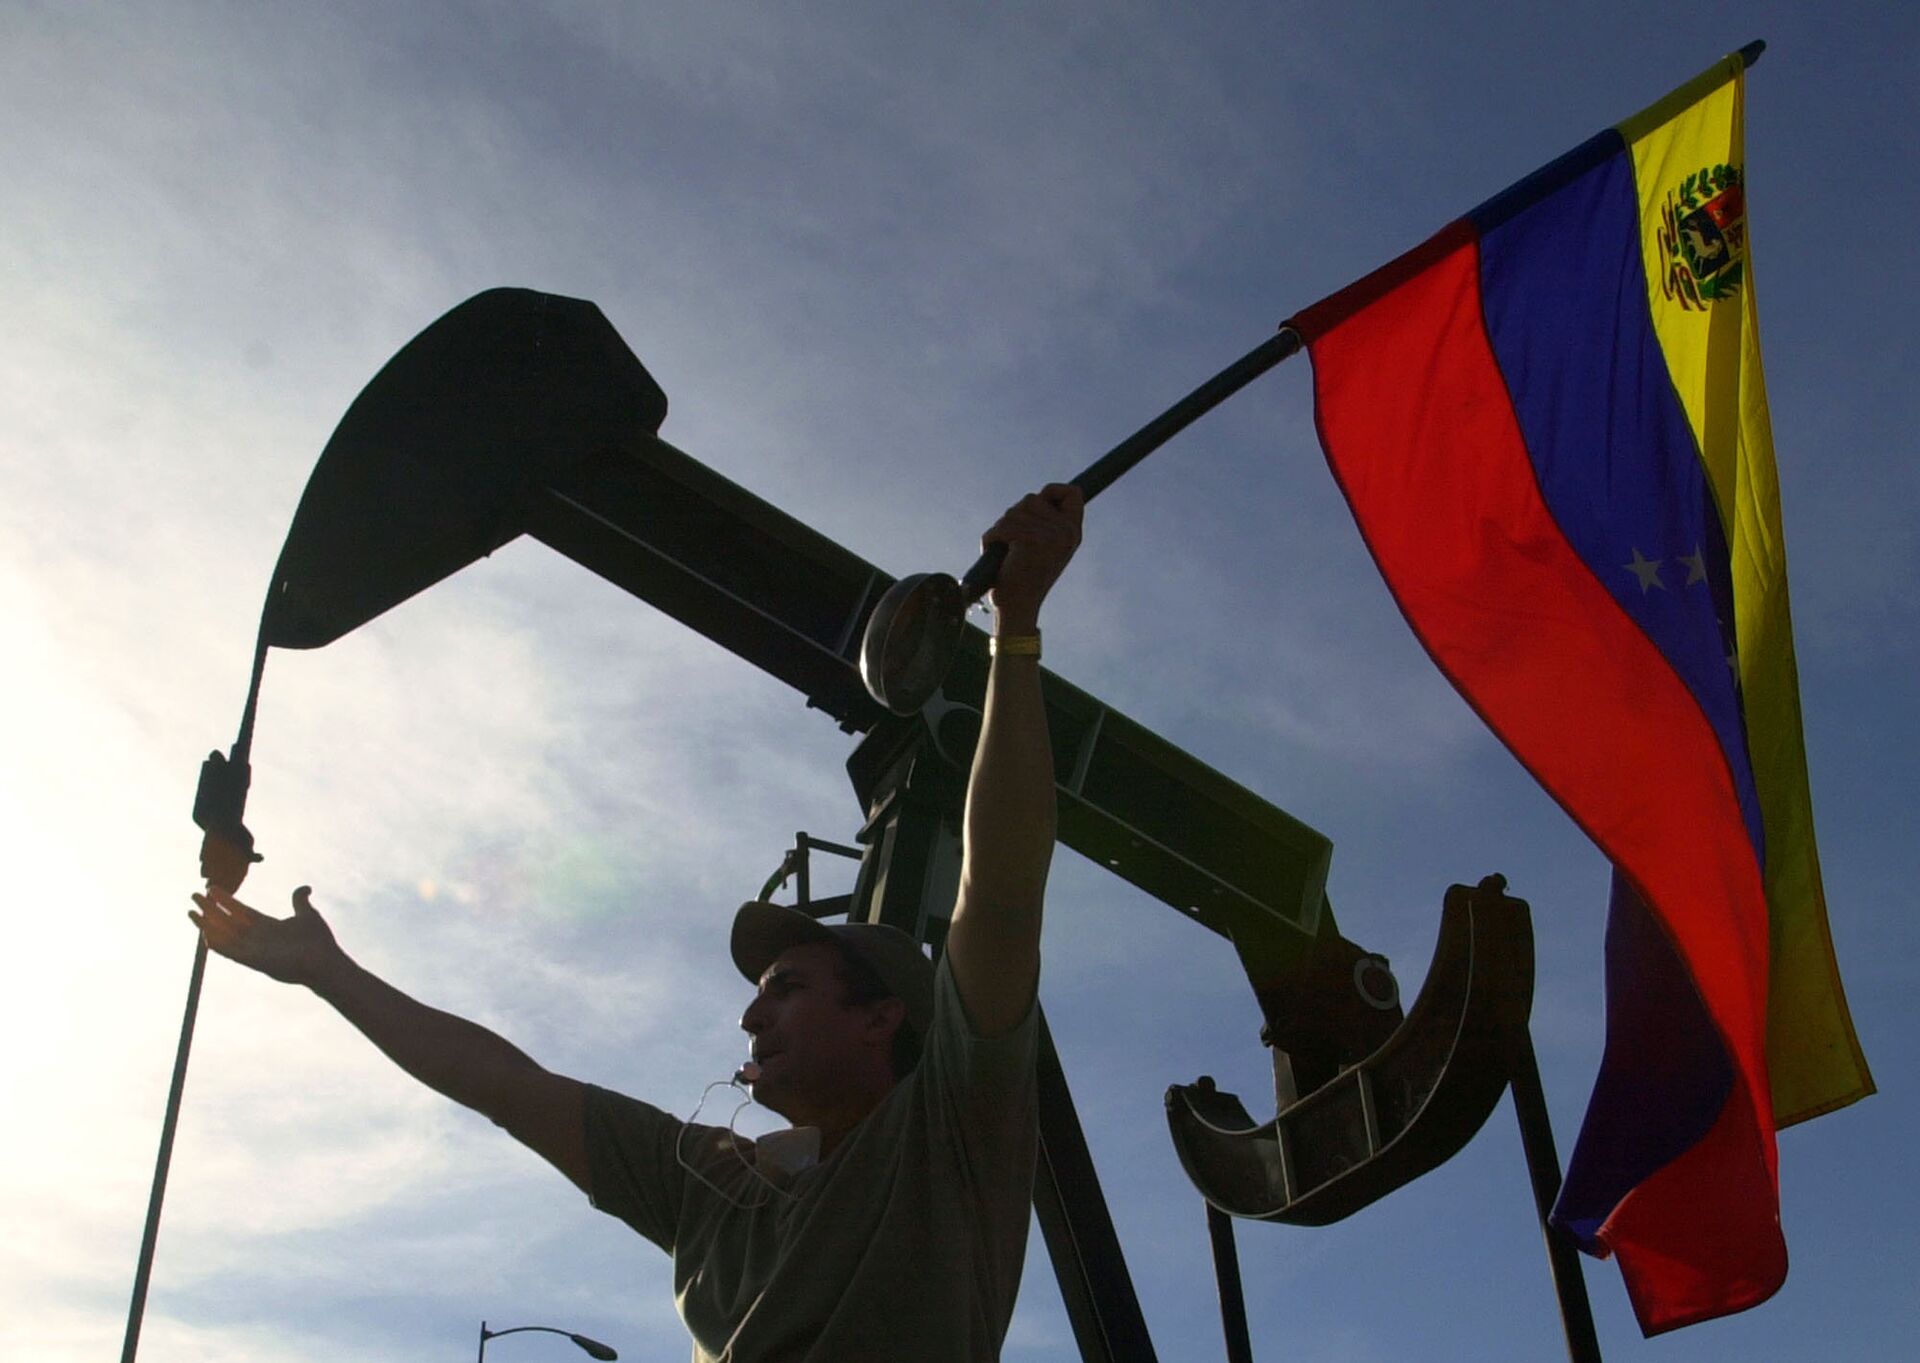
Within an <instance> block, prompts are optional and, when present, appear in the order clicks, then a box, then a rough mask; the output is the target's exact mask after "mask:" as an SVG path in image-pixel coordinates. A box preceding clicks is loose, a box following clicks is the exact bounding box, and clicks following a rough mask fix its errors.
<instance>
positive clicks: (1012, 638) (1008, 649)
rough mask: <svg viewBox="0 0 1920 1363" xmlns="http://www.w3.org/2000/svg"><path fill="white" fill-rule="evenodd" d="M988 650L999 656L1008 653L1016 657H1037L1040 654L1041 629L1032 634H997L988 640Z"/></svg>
mask: <svg viewBox="0 0 1920 1363" xmlns="http://www.w3.org/2000/svg"><path fill="white" fill-rule="evenodd" d="M987 651H988V652H989V653H991V654H992V655H993V656H994V657H996V658H998V657H999V656H1001V655H1002V654H1007V655H1010V656H1012V657H1015V658H1037V657H1039V656H1040V631H1039V630H1035V631H1034V632H1033V633H1032V634H996V635H994V636H993V637H992V638H991V639H989V640H988V641H987Z"/></svg>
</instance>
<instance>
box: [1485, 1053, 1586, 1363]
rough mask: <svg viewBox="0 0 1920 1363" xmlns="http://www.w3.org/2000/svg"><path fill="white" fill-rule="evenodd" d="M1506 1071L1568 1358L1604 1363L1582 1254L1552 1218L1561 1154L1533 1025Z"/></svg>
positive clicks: (1557, 1193)
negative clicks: (1550, 1117)
mask: <svg viewBox="0 0 1920 1363" xmlns="http://www.w3.org/2000/svg"><path fill="white" fill-rule="evenodd" d="M1507 1066H1508V1080H1509V1082H1510V1084H1511V1086H1512V1088H1513V1115H1514V1116H1515V1117H1516V1118H1518V1119H1519V1122H1520V1146H1521V1149H1522V1150H1524V1151H1525V1152H1526V1157H1527V1174H1528V1176H1529V1179H1530V1180H1531V1182H1532V1184H1533V1205H1534V1210H1535V1212H1536V1213H1537V1214H1538V1215H1539V1218H1540V1234H1541V1236H1542V1238H1543V1239H1545V1241H1546V1245H1547V1267H1548V1268H1549V1270H1551V1272H1552V1273H1553V1293H1554V1296H1555V1297H1556V1298H1558V1300H1559V1303H1560V1327H1561V1329H1562V1330H1563V1331H1565V1333H1566V1336H1567V1357H1568V1358H1569V1359H1571V1360H1572V1363H1601V1360H1600V1337H1599V1335H1598V1334H1596V1333H1595V1331H1594V1328H1593V1304H1592V1303H1591V1302H1590V1301H1589V1300H1588V1299H1587V1279H1586V1275H1585V1274H1584V1273H1583V1272H1582V1271H1581V1268H1580V1255H1579V1253H1578V1251H1576V1250H1575V1249H1574V1247H1573V1243H1572V1241H1570V1240H1569V1239H1568V1238H1567V1236H1566V1233H1565V1232H1564V1231H1562V1230H1560V1229H1559V1228H1558V1227H1556V1226H1555V1225H1553V1223H1552V1221H1551V1220H1550V1219H1549V1218H1550V1217H1551V1216H1552V1214H1553V1203H1554V1199H1555V1198H1557V1197H1559V1196H1560V1155H1559V1152H1558V1151H1557V1150H1555V1149H1554V1145H1553V1125H1552V1123H1551V1122H1550V1121H1549V1120H1548V1117H1547V1099H1546V1094H1545V1093H1544V1092H1543V1091H1542V1089H1541V1087H1540V1062H1539V1061H1538V1060H1537V1059H1535V1057H1534V1054H1533V1029H1532V1028H1531V1027H1530V1026H1522V1027H1521V1028H1519V1030H1518V1035H1516V1036H1515V1037H1514V1040H1513V1049H1512V1051H1511V1053H1510V1054H1509V1056H1508V1061H1507Z"/></svg>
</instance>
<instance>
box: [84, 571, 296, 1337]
mask: <svg viewBox="0 0 1920 1363" xmlns="http://www.w3.org/2000/svg"><path fill="white" fill-rule="evenodd" d="M279 582H280V574H279V572H278V570H277V569H276V570H275V572H274V575H273V581H272V585H270V586H269V588H268V595H267V599H268V601H269V603H271V601H272V599H273V595H274V591H275V589H276V588H277V587H278V586H279ZM266 667H267V613H266V611H264V610H263V611H262V612H261V615H260V632H259V634H258V636H257V637H256V638H255V640H254V646H253V670H252V674H251V675H250V677H249V678H248V681H247V703H246V705H245V706H244V707H242V709H241V712H240V732H239V734H238V736H237V737H235V739H234V742H233V747H232V748H231V749H230V750H229V751H228V752H227V754H226V755H225V756H222V755H221V754H220V753H219V752H217V751H216V752H213V753H210V754H208V756H207V760H206V761H205V762H204V763H202V764H201V767H200V784H199V788H198V789H197V790H195V792H194V797H193V821H194V822H195V823H196V824H198V825H199V826H200V828H201V829H202V830H203V831H204V833H205V837H204V838H203V839H202V840H201V843H200V873H201V874H202V875H203V876H205V877H206V880H207V883H208V884H209V885H219V886H222V887H224V888H225V889H228V890H237V889H239V888H240V882H241V881H242V880H244V879H245V878H246V874H247V867H249V866H250V865H252V864H253V863H254V862H256V861H259V860H260V856H259V854H258V853H256V852H255V851H254V850H253V835H252V834H251V833H249V832H248V831H247V829H246V825H245V824H243V823H242V822H241V820H242V818H243V817H244V816H245V814H246V806H247V786H248V784H249V782H250V780H251V778H252V771H253V768H252V766H251V765H250V763H249V761H248V759H249V757H250V756H251V754H252V750H253V720H254V714H255V712H256V711H257V710H258V709H259V705H260V682H261V679H262V677H263V676H264V675H265V672H266ZM206 973H207V939H206V936H205V934H200V935H199V937H198V940H197V941H195V943H194V947H193V973H192V975H191V976H189V977H188V980H187V1006H186V1009H185V1012H184V1014H183V1016H182V1017H181V1019H180V1041H179V1044H178V1045H177V1046H176V1047H175V1048H174V1053H173V1080H172V1082H171V1083H170V1084H169V1086H168V1088H167V1112H166V1116H164V1117H163V1118H161V1120H160V1149H159V1151H158V1153H156V1154H155V1155H154V1160H153V1187H152V1189H151V1190H150V1191H149V1192H148V1194H147V1223H146V1227H145V1229H144V1230H143V1231H142V1232H141V1235H140V1259H139V1262H138V1263H137V1264H136V1265H135V1266H134V1270H133V1299H132V1300H131V1301H130V1302H129V1303H128V1304H127V1332H126V1336H125V1338H124V1339H123V1340H122V1342H121V1345H120V1363H134V1355H135V1354H136V1353H138V1352H139V1349H140V1325H141V1322H142V1321H143V1320H144V1319H145V1318H146V1313H147V1284H148V1283H149V1282H150V1281H151V1279H152V1277H153V1254H154V1250H155V1248H156V1247H157V1246H158V1244H159V1242H160V1208H161V1206H162V1205H163V1204H164V1203H165V1201H166V1196H167V1172H168V1170H169V1169H170V1168H171V1167H172V1165H173V1136H174V1132H175V1131H177V1130H178V1129H179V1126H180V1098H181V1095H182V1094H183V1093H185V1092H186V1087H187V1059H188V1057H189V1056H190V1055H191V1054H192V1051H193V1024H194V1019H195V1018H196V1017H198V1016H199V1013H200V982H201V981H202V980H203V979H204V978H205V977H206Z"/></svg>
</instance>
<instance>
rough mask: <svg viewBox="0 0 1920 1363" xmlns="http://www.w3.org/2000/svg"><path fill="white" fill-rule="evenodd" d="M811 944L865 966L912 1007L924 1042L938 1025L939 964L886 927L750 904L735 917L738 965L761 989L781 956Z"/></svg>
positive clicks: (909, 1012) (915, 1027) (911, 1017)
mask: <svg viewBox="0 0 1920 1363" xmlns="http://www.w3.org/2000/svg"><path fill="white" fill-rule="evenodd" d="M808 942H834V943H838V944H839V945H840V946H841V947H842V948H844V949H845V950H846V952H847V954H848V955H850V956H853V957H854V958H855V959H857V960H859V961H861V962H863V963H864V964H865V965H866V966H867V967H868V968H869V969H871V970H872V971H873V973H874V974H876V975H878V976H879V977H880V982H881V983H882V984H884V985H886V987H887V988H888V990H889V991H891V992H892V993H893V995H894V996H895V997H896V998H898V999H899V1000H900V1001H901V1002H902V1003H904V1004H906V1005H907V1021H908V1022H910V1023H912V1024H913V1030H914V1031H915V1032H917V1033H919V1034H920V1035H921V1036H923V1037H924V1036H925V1035H926V1034H927V1029H928V1027H929V1026H930V1025H931V1024H932V1022H933V962H932V961H930V960H928V959H927V956H926V953H925V952H923V951H921V950H920V944H919V943H918V942H916V941H914V940H913V938H912V937H910V936H908V935H907V934H906V933H904V932H902V931H900V929H899V928H895V927H889V926H887V925H886V924H884V923H822V922H821V921H820V920H819V919H817V918H814V917H812V916H810V915H808V914H805V913H802V912H801V911H800V910H799V909H793V908H788V907H787V906H786V905H785V904H765V903H762V902H761V901H759V900H757V899H750V900H748V901H747V902H746V903H744V904H742V905H741V906H740V911H739V912H738V913H736V914H735V915H734V916H733V943H732V946H733V963H734V965H736V966H737V967H739V970H740V973H741V974H742V975H745V976H746V977H747V979H748V981H749V982H750V983H752V984H756V985H757V984H759V983H760V977H761V976H762V975H764V974H766V973H767V967H768V966H770V965H772V964H773V963H774V961H775V960H777V959H778V958H779V956H780V953H781V952H783V951H785V950H786V949H787V948H788V947H795V946H801V945H803V944H805V943H808Z"/></svg>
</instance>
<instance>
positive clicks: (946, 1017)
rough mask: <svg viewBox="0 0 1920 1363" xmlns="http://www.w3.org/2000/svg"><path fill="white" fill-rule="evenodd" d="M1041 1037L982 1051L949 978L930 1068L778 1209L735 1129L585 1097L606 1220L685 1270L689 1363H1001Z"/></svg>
mask: <svg viewBox="0 0 1920 1363" xmlns="http://www.w3.org/2000/svg"><path fill="white" fill-rule="evenodd" d="M1035 1028H1036V1022H1035V1013H1034V1012H1033V1011H1032V1010H1029V1012H1028V1014H1027V1017H1026V1019H1025V1020H1024V1021H1023V1022H1022V1023H1021V1024H1020V1025H1019V1026H1018V1027H1016V1028H1015V1029H1014V1030H1013V1031H1011V1032H1009V1033H1007V1034H1006V1035H1005V1036H1000V1037H994V1038H991V1039H988V1038H983V1037H978V1036H975V1035H974V1034H973V1029H972V1027H971V1025H970V1024H969V1022H968V1020H967V1017H966V1012H965V1009H964V1007H963V1006H962V1004H961V1002H960V996H959V993H958V991H957V990H956V989H955V988H954V984H953V979H952V976H951V975H950V974H949V973H948V970H947V966H946V962H945V961H944V960H942V961H941V963H940V964H939V965H938V966H937V967H936V969H935V975H934V1010H933V1022H932V1024H931V1026H930V1028H929V1031H928V1036H927V1041H926V1047H925V1050H924V1052H923V1054H922V1056H921V1059H920V1063H919V1065H918V1066H916V1067H915V1069H914V1070H913V1072H912V1073H911V1074H909V1075H908V1076H907V1077H906V1078H904V1079H902V1080H901V1081H900V1082H899V1083H898V1084H896V1085H895V1086H894V1088H893V1090H892V1092H890V1093H889V1094H888V1095H887V1097H886V1098H885V1099H884V1100H883V1101H882V1102H881V1104H880V1106H879V1107H878V1108H876V1109H874V1111H873V1112H871V1113H869V1114H868V1116H867V1118H866V1120H864V1121H863V1122H861V1123H860V1125H859V1126H857V1127H855V1128H854V1129H853V1131H852V1132H851V1133H849V1134H848V1136H847V1137H846V1139H845V1140H844V1141H842V1142H841V1143H840V1145H839V1147H838V1148H837V1149H835V1150H834V1152H833V1154H832V1155H831V1156H829V1157H828V1158H827V1159H825V1160H823V1161H822V1162H820V1163H819V1164H817V1165H815V1166H814V1167H812V1168H810V1169H805V1170H802V1171H801V1172H800V1173H798V1174H796V1175H792V1176H791V1177H788V1178H781V1177H780V1176H778V1175H776V1180H777V1181H779V1182H781V1183H782V1185H783V1187H784V1190H785V1191H784V1193H775V1192H772V1191H770V1190H768V1188H767V1187H766V1185H765V1184H763V1183H762V1182H761V1181H760V1180H759V1179H758V1178H756V1177H755V1176H754V1175H753V1174H751V1173H749V1172H748V1171H747V1170H746V1168H745V1167H744V1166H743V1164H742V1162H741V1159H740V1157H739V1155H738V1153H736V1152H735V1151H734V1150H732V1149H729V1148H727V1146H726V1145H725V1142H726V1141H727V1140H729V1139H730V1138H729V1137H728V1135H727V1132H726V1130H725V1129H724V1128H720V1127H711V1126H687V1125H685V1124H684V1123H682V1122H680V1121H679V1120H678V1119H677V1118H674V1117H672V1116H669V1115H668V1114H666V1113H664V1112H661V1111H660V1110H659V1109H658V1108H655V1107H651V1106H649V1105H648V1104H646V1103H642V1102H638V1101H636V1100H635V1099H632V1098H627V1097H623V1096H622V1095H620V1094H617V1093H611V1092H608V1091H607V1090H605V1089H599V1088H593V1087H589V1088H588V1090H587V1098H586V1129H587V1152H588V1160H589V1164H590V1168H591V1175H592V1181H593V1198H592V1200H593V1205H594V1206H596V1207H598V1208H599V1209H600V1210H601V1211H604V1212H607V1213H608V1214H610V1215H613V1216H617V1217H619V1218H620V1219H621V1220H622V1221H625V1222H626V1223H627V1224H628V1225H629V1226H632V1227H633V1228H634V1229H635V1230H637V1231H639V1232H640V1233H641V1234H642V1235H644V1236H646V1237H647V1238H648V1239H649V1240H651V1241H653V1242H654V1243H655V1244H657V1245H659V1246H660V1247H661V1248H662V1249H664V1250H666V1251H667V1252H668V1253H669V1254H671V1255H672V1256H673V1287H674V1296H675V1300H676V1302H677V1304H678V1306H679V1308H680V1318H681V1319H682V1320H684V1321H685V1322H686V1325H687V1329H688V1331H689V1332H690V1333H691V1334H692V1335H693V1358H694V1363H801V1361H804V1363H906V1361H908V1360H912V1361H913V1363H923V1361H924V1363H938V1361H939V1360H948V1359H951V1360H955V1363H982V1361H983V1360H991V1359H995V1358H997V1357H998V1356H999V1353H1000V1342H1001V1340H1002V1338H1003V1337H1004V1336H1005V1334H1006V1331H1007V1322H1008V1321H1009V1319H1011V1317H1012V1315H1013V1302H1014V1296H1015V1294H1016V1292H1017V1291H1018V1289H1019V1285H1020V1269H1021V1265H1022V1262H1023V1260H1024V1258H1025V1255H1026V1243H1027V1226H1028V1222H1029V1217H1030V1211H1029V1209H1030V1207H1031V1205H1032V1197H1033V1171H1034V1158H1035V1150H1036V1148H1037V1140H1038V1138H1037V1130H1038V1122H1037V1117H1036V1110H1035V1104H1036V1100H1035V1094H1034V1078H1033V1073H1034V1071H1033V1066H1034V1047H1035V1037H1036V1030H1035ZM683 1133H684V1140H682V1139H681V1138H682V1134H683ZM676 1141H680V1142H681V1145H680V1149H681V1153H682V1154H683V1155H684V1156H685V1158H686V1160H687V1162H688V1163H690V1164H692V1165H693V1166H694V1167H695V1168H696V1169H698V1170H700V1172H701V1173H702V1174H703V1175H704V1176H705V1178H706V1179H708V1180H710V1181H711V1182H712V1183H713V1184H715V1185H717V1186H718V1187H719V1188H720V1189H722V1190H724V1191H725V1193H726V1197H722V1196H720V1195H719V1194H717V1193H716V1192H714V1191H713V1189H712V1188H709V1187H708V1186H707V1184H705V1183H703V1182H702V1181H701V1180H700V1179H697V1178H693V1177H691V1176H689V1175H688V1174H687V1172H686V1170H685V1169H683V1168H682V1167H681V1165H680V1163H679V1161H678V1160H677V1159H676V1158H675V1155H674V1151H675V1143H676ZM748 1158H751V1152H748ZM728 1199H732V1200H731V1201H729V1200H728ZM735 1203H739V1204H742V1205H734V1204H735Z"/></svg>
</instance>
